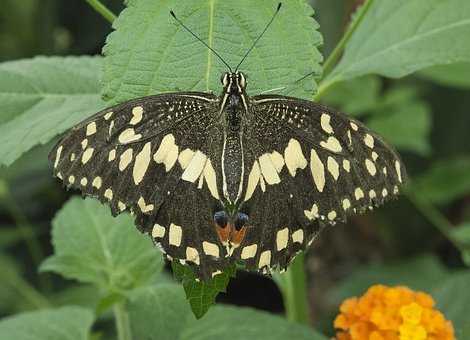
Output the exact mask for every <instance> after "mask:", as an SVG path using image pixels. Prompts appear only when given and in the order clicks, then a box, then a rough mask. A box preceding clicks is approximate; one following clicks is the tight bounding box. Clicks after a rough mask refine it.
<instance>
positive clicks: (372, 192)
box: [369, 190, 377, 198]
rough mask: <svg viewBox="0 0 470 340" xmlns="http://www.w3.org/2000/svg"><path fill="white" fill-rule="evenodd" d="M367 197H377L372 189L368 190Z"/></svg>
mask: <svg viewBox="0 0 470 340" xmlns="http://www.w3.org/2000/svg"><path fill="white" fill-rule="evenodd" d="M369 197H370V198H376V197H377V194H376V193H375V191H374V190H370V191H369Z"/></svg>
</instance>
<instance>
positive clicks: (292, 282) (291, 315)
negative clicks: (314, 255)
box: [280, 253, 310, 325]
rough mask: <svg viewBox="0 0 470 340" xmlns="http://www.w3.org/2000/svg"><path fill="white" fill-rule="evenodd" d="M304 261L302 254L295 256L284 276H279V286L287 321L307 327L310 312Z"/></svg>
mask: <svg viewBox="0 0 470 340" xmlns="http://www.w3.org/2000/svg"><path fill="white" fill-rule="evenodd" d="M304 259H305V255H304V254H303V253H302V254H299V255H297V257H296V258H295V260H294V261H293V262H292V263H291V265H290V266H289V268H288V269H287V271H286V272H285V274H282V275H281V276H280V281H281V284H280V286H281V292H282V297H283V299H284V307H285V309H286V317H287V319H288V320H289V321H293V322H298V323H302V324H307V325H308V324H309V323H310V311H309V306H308V297H307V284H306V277H305V268H304Z"/></svg>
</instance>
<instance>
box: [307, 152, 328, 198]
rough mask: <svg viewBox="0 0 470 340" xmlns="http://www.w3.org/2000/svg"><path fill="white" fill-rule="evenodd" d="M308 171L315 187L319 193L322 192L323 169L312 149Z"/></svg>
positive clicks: (323, 184) (323, 182)
mask: <svg viewBox="0 0 470 340" xmlns="http://www.w3.org/2000/svg"><path fill="white" fill-rule="evenodd" d="M310 170H311V172H312V177H313V182H314V183H315V186H316V187H317V189H318V191H319V192H322V191H323V188H324V187H325V167H324V166H323V163H322V161H321V160H320V157H318V154H317V152H316V151H315V150H314V149H312V151H311V153H310Z"/></svg>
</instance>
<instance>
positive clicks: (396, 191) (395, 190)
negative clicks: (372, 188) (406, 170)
mask: <svg viewBox="0 0 470 340" xmlns="http://www.w3.org/2000/svg"><path fill="white" fill-rule="evenodd" d="M398 192H399V190H398V187H397V186H396V185H395V186H394V187H393V193H394V194H395V195H396V194H398Z"/></svg>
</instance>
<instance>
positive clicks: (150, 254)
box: [40, 197, 163, 294]
mask: <svg viewBox="0 0 470 340" xmlns="http://www.w3.org/2000/svg"><path fill="white" fill-rule="evenodd" d="M52 227H53V229H52V243H53V245H54V250H55V254H54V255H53V256H51V257H49V258H48V259H46V261H45V262H44V263H43V264H42V265H41V268H40V269H41V271H53V272H56V273H59V274H61V275H63V276H65V277H67V278H71V279H76V280H79V281H81V282H86V283H92V284H95V285H97V286H99V287H100V288H104V289H105V290H106V293H121V294H125V293H126V291H128V290H131V289H133V288H136V287H139V286H142V285H146V284H149V283H150V282H152V281H153V279H154V277H155V275H156V274H157V273H159V272H160V270H161V268H162V265H163V260H162V256H161V254H160V253H159V252H158V251H157V250H156V249H155V248H154V247H153V245H152V243H151V241H150V239H149V238H148V237H146V236H145V235H141V234H140V233H139V232H138V231H137V230H136V229H135V227H134V223H133V221H132V217H131V216H130V215H128V214H121V215H119V216H118V217H115V218H114V217H112V216H111V212H110V210H109V208H107V207H105V206H103V205H101V204H100V203H99V202H98V201H96V200H94V199H86V200H83V199H81V198H78V197H75V198H72V199H70V200H69V201H68V202H67V203H66V205H65V206H64V207H63V208H62V209H61V210H60V212H59V213H58V214H57V216H56V217H55V218H54V220H53V222H52Z"/></svg>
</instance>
